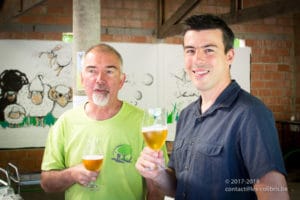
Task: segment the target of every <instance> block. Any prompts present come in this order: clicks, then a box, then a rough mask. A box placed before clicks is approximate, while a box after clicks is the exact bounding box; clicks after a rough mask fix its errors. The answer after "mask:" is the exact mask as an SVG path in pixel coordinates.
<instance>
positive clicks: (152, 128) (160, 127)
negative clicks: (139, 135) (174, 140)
mask: <svg viewBox="0 0 300 200" xmlns="http://www.w3.org/2000/svg"><path fill="white" fill-rule="evenodd" d="M162 130H167V126H163V125H153V126H146V127H142V132H148V131H162Z"/></svg>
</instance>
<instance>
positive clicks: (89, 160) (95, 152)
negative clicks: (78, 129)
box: [82, 138, 104, 190]
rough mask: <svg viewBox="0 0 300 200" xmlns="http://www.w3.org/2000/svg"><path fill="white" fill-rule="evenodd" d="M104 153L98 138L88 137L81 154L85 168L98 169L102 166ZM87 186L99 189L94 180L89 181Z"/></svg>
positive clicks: (91, 188)
mask: <svg viewBox="0 0 300 200" xmlns="http://www.w3.org/2000/svg"><path fill="white" fill-rule="evenodd" d="M103 160H104V154H103V151H102V149H101V146H100V142H99V140H98V139H95V138H93V139H91V138H90V139H89V140H88V142H87V144H86V147H85V149H84V151H83V155H82V163H83V165H84V167H85V168H86V169H87V170H90V171H95V172H96V171H99V170H100V169H101V167H102V164H103ZM87 187H88V188H89V189H90V190H97V189H99V187H98V185H97V184H96V182H95V181H91V182H90V183H89V184H88V185H87Z"/></svg>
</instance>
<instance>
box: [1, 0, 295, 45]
mask: <svg viewBox="0 0 300 200" xmlns="http://www.w3.org/2000/svg"><path fill="white" fill-rule="evenodd" d="M44 1H46V0H0V18H1V20H0V22H2V23H3V22H7V21H9V20H10V19H12V18H14V17H17V16H20V15H22V14H24V13H25V12H27V11H29V10H31V9H32V8H34V7H36V6H38V5H39V4H41V3H43V2H44ZM8 2H9V3H8ZM157 2H158V21H157V38H160V39H161V38H166V37H170V36H174V35H177V34H180V33H181V32H182V30H183V26H182V24H181V23H180V22H181V21H182V20H183V19H184V18H185V17H186V16H188V14H189V13H190V11H191V10H192V9H193V8H195V7H196V6H201V4H200V3H201V0H186V1H185V2H184V3H183V4H182V5H181V6H180V7H179V8H178V9H177V10H176V11H175V12H174V13H173V15H172V16H171V17H169V18H168V19H167V20H165V16H164V9H165V1H164V0H157ZM242 4H243V0H231V6H230V12H229V13H225V14H222V15H220V17H222V18H223V19H224V20H225V21H226V22H227V23H228V24H239V23H243V22H247V21H251V20H256V19H262V18H266V17H272V16H276V15H282V14H287V13H299V12H300V0H274V1H272V2H270V3H266V4H261V5H258V6H256V7H249V8H243V5H242Z"/></svg>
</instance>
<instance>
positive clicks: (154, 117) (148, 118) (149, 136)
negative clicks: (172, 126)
mask: <svg viewBox="0 0 300 200" xmlns="http://www.w3.org/2000/svg"><path fill="white" fill-rule="evenodd" d="M142 133H143V137H144V141H145V143H146V145H147V146H148V147H150V148H151V149H153V150H155V151H159V150H160V149H161V147H162V146H163V145H164V143H165V140H166V138H167V134H168V129H167V115H166V111H165V109H163V108H149V109H146V110H145V114H144V118H143V122H142Z"/></svg>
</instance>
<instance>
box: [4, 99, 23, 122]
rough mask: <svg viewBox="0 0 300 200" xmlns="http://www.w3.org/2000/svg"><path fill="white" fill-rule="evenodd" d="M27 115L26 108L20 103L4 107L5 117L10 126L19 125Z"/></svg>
mask: <svg viewBox="0 0 300 200" xmlns="http://www.w3.org/2000/svg"><path fill="white" fill-rule="evenodd" d="M25 116H26V111H25V108H24V107H23V106H21V105H18V104H10V105H8V106H6V108H5V109H4V118H5V121H7V122H8V124H9V126H10V127H19V125H20V124H22V123H23V120H24V118H25Z"/></svg>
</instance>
